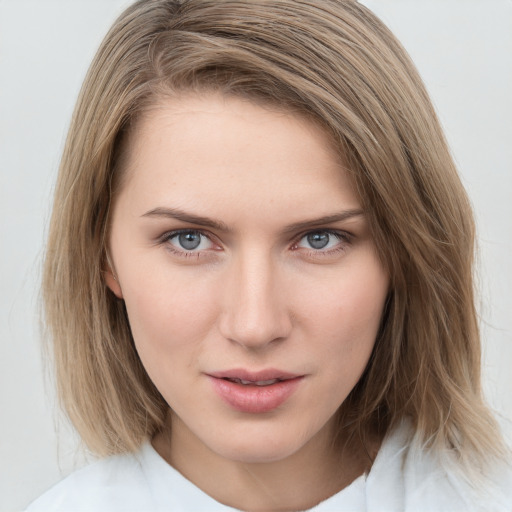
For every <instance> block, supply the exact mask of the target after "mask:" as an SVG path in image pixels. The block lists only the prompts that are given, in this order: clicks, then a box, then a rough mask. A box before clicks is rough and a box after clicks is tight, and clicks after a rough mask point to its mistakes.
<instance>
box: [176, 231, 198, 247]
mask: <svg viewBox="0 0 512 512" xmlns="http://www.w3.org/2000/svg"><path fill="white" fill-rule="evenodd" d="M178 241H179V243H180V245H181V247H183V249H187V251H192V250H193V249H197V248H198V247H199V244H200V243H201V234H200V233H197V232H196V231H190V232H189V233H180V234H179V235H178Z"/></svg>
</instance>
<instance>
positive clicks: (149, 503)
mask: <svg viewBox="0 0 512 512" xmlns="http://www.w3.org/2000/svg"><path fill="white" fill-rule="evenodd" d="M26 510H27V512H49V511H52V512H69V511H71V510H72V511H73V512H121V511H123V512H125V511H137V512H140V511H142V510H151V511H152V512H157V511H169V510H172V511H174V512H183V511H187V510H208V511H210V512H233V511H234V509H232V508H230V507H227V506H225V505H222V504H220V503H218V502H216V501H215V500H214V499H213V498H211V497H210V496H208V495H207V494H205V493H204V492H203V491H201V490H200V489H198V488H197V487H196V486H195V485H194V484H193V483H192V482H190V481H189V480H187V479H186V478H185V477H184V476H183V475H181V473H179V472H178V471H176V470H175V469H174V468H173V467H172V466H170V465H169V464H167V462H165V461H164V459H162V458H161V457H160V455H158V453H157V452H156V451H155V449H154V448H153V447H152V446H151V443H150V442H149V441H148V442H146V443H144V444H143V445H142V446H141V448H140V450H139V451H138V452H137V453H132V454H124V455H116V456H114V457H109V458H107V459H103V460H100V461H98V462H96V463H94V464H91V465H90V466H87V467H85V468H83V469H80V470H79V471H76V472H75V473H72V474H71V475H70V476H68V477H67V478H65V479H64V480H63V481H62V482H60V483H58V484H57V485H56V486H54V487H53V488H51V489H50V490H49V491H47V492H46V493H45V494H43V495H42V496H41V497H40V498H38V499H37V500H35V501H34V502H33V503H32V504H31V505H29V507H28V508H27V509H26Z"/></svg>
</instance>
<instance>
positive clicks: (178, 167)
mask: <svg viewBox="0 0 512 512" xmlns="http://www.w3.org/2000/svg"><path fill="white" fill-rule="evenodd" d="M122 172H125V173H126V180H125V187H124V188H126V192H127V193H130V194H131V195H132V202H133V204H136V203H144V204H146V205H148V207H155V205H156V206H164V205H166V204H169V203H172V205H174V206H180V207H182V206H186V207H187V208H189V207H190V206H192V207H194V208H204V207H206V206H208V207H211V208H213V207H215V208H216V209H217V210H221V209H222V208H221V206H224V207H227V206H228V205H230V204H237V203H238V204H239V205H240V203H242V204H245V205H246V206H247V207H248V208H249V207H251V208H256V209H259V210H261V208H262V207H263V206H264V205H268V204H272V203H276V202H277V203H285V204H287V205H288V207H294V209H298V210H300V209H302V208H311V207H312V205H313V204H314V203H315V202H316V203H317V204H316V209H317V210H321V209H322V208H323V209H324V210H332V209H333V208H334V207H335V206H336V205H339V206H338V209H339V208H357V207H358V206H359V202H358V198H357V197H356V194H355V191H354V187H353V184H352V181H351V179H350V176H349V173H348V172H347V169H346V166H345V163H344V161H343V158H342V157H341V156H340V155H339V153H338V152H337V151H336V148H335V147H334V144H333V141H332V139H331V138H330V137H329V136H328V134H327V132H326V130H325V129H323V128H321V127H320V126H319V125H318V124H317V123H314V122H312V121H310V120H306V119H304V117H299V116H298V115H297V114H294V113H291V112H288V111H284V110H277V109H275V108H273V107H270V106H268V105H260V104H256V103H254V102H251V101H248V100H244V99H240V98H233V97H224V96H220V95H215V94H202V95H187V96H179V97H171V98H167V99H162V100H161V101H160V102H159V103H157V104H155V105H154V106H153V107H152V108H150V109H148V110H147V111H146V112H145V113H144V115H143V116H141V118H140V119H139V120H138V122H137V123H136V125H135V126H134V129H133V130H132V132H131V134H130V135H129V138H128V140H127V144H126V154H125V158H124V169H123V170H122ZM150 203H151V204H150ZM157 203H159V204H158V205H157ZM177 203H178V204H177ZM180 203H187V204H180ZM319 213H323V212H319ZM329 213H332V212H331V211H330V212H329Z"/></svg>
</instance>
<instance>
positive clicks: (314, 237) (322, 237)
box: [308, 233, 329, 249]
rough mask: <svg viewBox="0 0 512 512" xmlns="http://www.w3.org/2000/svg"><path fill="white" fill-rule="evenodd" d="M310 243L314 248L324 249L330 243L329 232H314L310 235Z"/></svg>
mask: <svg viewBox="0 0 512 512" xmlns="http://www.w3.org/2000/svg"><path fill="white" fill-rule="evenodd" d="M308 243H309V245H311V247H313V249H323V248H324V247H325V246H326V245H327V244H328V243H329V233H312V234H311V235H308Z"/></svg>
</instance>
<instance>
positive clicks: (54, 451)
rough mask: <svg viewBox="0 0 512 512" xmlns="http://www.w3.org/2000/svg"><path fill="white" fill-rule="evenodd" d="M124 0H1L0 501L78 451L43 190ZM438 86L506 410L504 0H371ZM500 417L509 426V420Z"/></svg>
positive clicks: (511, 45)
mask: <svg viewBox="0 0 512 512" xmlns="http://www.w3.org/2000/svg"><path fill="white" fill-rule="evenodd" d="M129 3H130V2H129V1H127V0H72V1H70V0H0V179H1V181H0V244H1V245H0V258H1V259H0V379H1V380H0V390H1V391H0V414H1V416H0V418H1V420H0V421H1V424H0V443H1V444H0V486H1V488H0V511H2V512H7V511H13V510H22V509H23V508H24V507H25V506H26V505H27V504H28V503H29V502H30V501H31V500H32V499H34V498H35V497H37V496H38V495H39V494H40V493H41V492H42V491H43V490H45V489H47V488H48V487H49V486H51V485H52V484H53V483H55V482H56V481H58V480H59V479H61V478H62V476H64V475H65V474H67V473H69V472H70V471H71V470H72V469H73V468H74V467H76V466H78V465H80V464H82V463H83V458H82V457H81V456H80V455H79V454H77V446H78V442H77V440H76V439H75V438H74V437H73V434H72V432H71V429H69V427H66V424H65V423H62V422H58V421H56V419H55V418H56V405H55V395H54V392H53V387H52V384H51V382H50V381H49V380H48V379H45V377H44V371H43V363H42V357H41V349H40V336H39V319H38V307H39V299H38V293H39V280H40V267H41V255H42V250H43V247H44V239H45V234H46V231H47V224H48V217H49V211H50V201H51V195H52V188H53V185H54V181H55V177H56V172H57V167H58V162H59V157H60V154H61V151H62V147H63V142H64V138H65V133H66V129H67V127H68V124H69V119H70V115H71V112H72V109H73V105H74V102H75V99H76V96H77V93H78V90H79V87H80V85H81V81H82V79H83V77H84V74H85V72H86V69H87V67H88V65H89V62H90V60H91V58H92V56H93V54H94V52H95V50H96V48H97V46H98V45H99V43H100V41H101V39H102V37H103V35H104V34H105V33H106V31H107V29H108V27H109V26H110V24H111V23H112V21H113V20H114V18H115V17H116V16H117V15H118V14H119V13H120V12H121V11H122V9H123V8H124V7H125V6H127V5H128V4H129ZM363 3H365V4H367V5H368V6H369V7H371V8H372V9H373V10H374V11H375V12H376V13H377V14H378V15H379V16H380V17H381V18H382V19H383V20H384V21H385V22H386V23H387V24H388V25H389V26H390V28H391V29H392V30H393V31H394V32H395V33H396V35H397V36H398V37H399V39H400V40H401V41H402V43H403V44H404V45H405V47H406V48H407V49H408V51H409V53H410V54H411V56H412V58H413V60H414V61H415V62H416V64H417V66H418V68H419V70H420V73H421V75H422V76H423V78H424V80H425V82H426V84H427V87H428V89H429V91H430V93H431V96H432V98H433V102H434V104H435V106H436V108H437V110H438V113H439V116H440V119H441V121H442V124H443V126H444V128H445V130H446V134H447V138H448V141H449V143H450V146H451V148H452V152H453V154H454V157H455V159H456V162H457V164H458V166H459V169H460V172H461V175H462V179H463V181H464V184H465V185H466V187H467V189H468V191H469V194H470V196H471V200H472V202H473V205H474V208H475V211H476V217H477V222H478V229H479V246H480V257H479V260H480V265H479V270H478V276H479V279H478V282H479V289H480V293H479V299H478V300H479V311H480V315H481V326H482V333H483V341H484V355H485V358H484V378H485V389H486V393H487V396H488V399H489V401H490V402H491V404H492V406H493V407H494V408H495V410H496V411H497V413H499V414H500V415H501V417H502V418H503V421H504V423H505V429H507V431H508V432H510V425H509V424H508V423H507V422H506V421H505V419H506V418H508V419H510V418H512V393H511V391H512V377H511V374H512V372H511V371H510V368H511V363H512V293H511V290H512V199H511V198H512V121H511V117H512V1H511V0H428V1H427V0H366V1H364V2H363ZM507 425H508V426H507Z"/></svg>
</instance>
